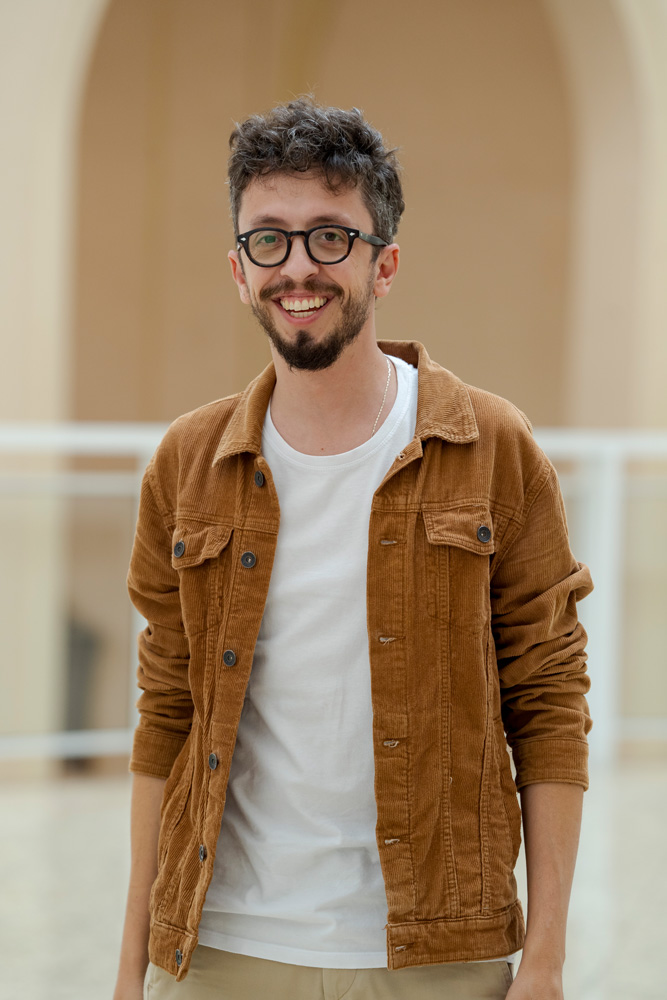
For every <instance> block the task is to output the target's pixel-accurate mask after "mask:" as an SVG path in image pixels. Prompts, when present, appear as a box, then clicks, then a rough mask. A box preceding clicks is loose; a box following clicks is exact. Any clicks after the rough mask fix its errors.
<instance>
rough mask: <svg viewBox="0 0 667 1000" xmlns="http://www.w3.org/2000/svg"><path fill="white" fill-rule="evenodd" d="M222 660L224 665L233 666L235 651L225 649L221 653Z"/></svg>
mask: <svg viewBox="0 0 667 1000" xmlns="http://www.w3.org/2000/svg"><path fill="white" fill-rule="evenodd" d="M222 662H223V663H224V665H225V666H226V667H233V666H234V664H235V663H236V653H235V652H234V650H233V649H226V650H225V651H224V653H223V654H222Z"/></svg>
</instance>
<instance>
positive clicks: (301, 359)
mask: <svg viewBox="0 0 667 1000" xmlns="http://www.w3.org/2000/svg"><path fill="white" fill-rule="evenodd" d="M374 284H375V272H374V268H373V269H371V271H370V273H369V277H368V281H367V283H366V286H365V288H363V289H362V291H361V292H359V293H358V294H357V295H350V296H349V298H348V299H347V300H345V299H344V298H343V296H342V290H341V288H340V286H338V285H321V284H316V283H315V282H313V281H304V282H303V284H302V285H301V286H300V287H301V288H302V289H303V291H305V292H308V293H309V294H311V295H319V296H321V297H325V296H326V297H327V298H329V299H332V298H339V299H340V300H341V316H340V319H339V321H338V323H337V324H336V326H334V328H333V329H332V330H330V331H329V333H328V334H327V335H326V336H325V337H323V338H322V339H320V340H317V339H315V338H314V337H313V336H312V335H311V334H310V332H309V331H308V330H298V332H297V335H296V338H295V339H294V340H286V339H285V338H284V337H283V336H282V335H281V334H280V332H279V331H278V328H277V327H276V324H275V323H274V322H273V319H272V317H271V314H270V312H269V307H268V306H267V305H264V302H265V301H267V300H270V299H275V298H277V297H278V296H280V297H281V298H282V297H286V296H288V295H289V294H290V292H292V291H294V289H295V287H296V286H295V284H294V282H281V283H280V284H279V285H274V286H273V288H263V289H262V291H261V293H260V297H259V300H258V299H255V297H254V296H251V299H250V307H251V309H252V311H253V314H254V316H255V317H256V319H257V321H258V323H259V324H260V326H261V327H262V329H263V330H264V332H265V333H266V335H267V336H268V338H269V340H270V341H271V343H272V344H273V346H274V347H275V349H276V351H277V352H278V354H279V355H280V356H281V358H282V359H283V360H284V361H286V362H287V364H288V365H289V367H290V370H294V369H295V368H296V369H298V370H299V371H309V372H316V371H322V370H323V369H324V368H329V367H331V365H333V364H334V362H336V361H337V360H338V358H339V357H340V356H341V354H342V353H343V351H344V350H345V348H346V347H347V346H348V345H349V344H352V343H353V342H354V341H355V340H356V339H357V337H358V336H359V334H360V333H361V330H362V329H363V326H364V323H365V322H366V320H367V319H368V317H369V315H370V312H371V309H372V306H373V302H374V295H373V285H374ZM325 308H326V307H325Z"/></svg>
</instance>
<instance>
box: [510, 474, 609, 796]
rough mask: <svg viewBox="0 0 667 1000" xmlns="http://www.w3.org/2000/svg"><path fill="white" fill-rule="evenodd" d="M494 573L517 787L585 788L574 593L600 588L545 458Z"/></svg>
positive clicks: (582, 670) (584, 683) (586, 718)
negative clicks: (581, 555) (578, 550)
mask: <svg viewBox="0 0 667 1000" xmlns="http://www.w3.org/2000/svg"><path fill="white" fill-rule="evenodd" d="M498 558H499V562H498V564H497V565H496V567H494V570H493V575H492V581H491V603H492V629H493V636H494V640H495V647H496V657H497V663H498V672H499V679H500V694H501V706H502V717H503V724H504V727H505V732H506V734H507V742H508V744H509V746H510V747H511V749H512V756H513V759H514V765H515V768H516V785H517V788H521V787H522V786H524V785H529V784H533V783H535V782H540V781H565V782H570V783H574V784H581V785H583V786H584V788H588V740H587V735H588V733H589V731H590V729H591V726H592V721H591V718H590V714H589V710H588V704H587V701H586V693H587V691H588V690H589V687H590V679H589V676H588V673H587V671H586V652H585V646H586V640H587V636H586V632H585V630H584V628H583V626H582V624H581V622H579V620H578V617H577V608H576V604H577V601H579V600H581V599H582V598H583V597H586V595H587V594H589V593H590V592H591V591H592V589H593V582H592V580H591V576H590V572H589V570H588V567H587V566H586V565H584V564H583V563H580V562H577V560H576V559H575V558H574V556H573V554H572V552H571V550H570V544H569V539H568V532H567V521H566V516H565V508H564V505H563V498H562V495H561V491H560V485H559V483H558V477H557V474H556V471H555V469H554V468H553V466H552V465H551V463H550V462H549V461H548V460H547V459H546V456H545V457H544V460H543V464H542V467H541V470H540V473H539V474H538V475H537V476H536V477H535V480H534V483H533V485H532V487H531V488H530V489H529V490H528V491H527V495H526V501H525V506H524V511H523V512H522V517H521V518H520V520H519V521H518V522H517V524H516V525H514V530H513V532H512V535H511V537H510V538H509V541H508V546H507V549H506V550H505V551H501V552H499V553H498Z"/></svg>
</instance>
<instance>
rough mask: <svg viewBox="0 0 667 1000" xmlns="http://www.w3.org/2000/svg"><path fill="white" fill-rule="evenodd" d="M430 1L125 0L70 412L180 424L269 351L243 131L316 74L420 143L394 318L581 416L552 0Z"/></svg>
mask: <svg viewBox="0 0 667 1000" xmlns="http://www.w3.org/2000/svg"><path fill="white" fill-rule="evenodd" d="M418 6H421V12H422V16H417V17H416V16H415V6H414V5H409V4H406V3H404V2H403V0H387V2H386V3H385V4H384V6H383V16H382V17H378V12H377V8H376V6H375V5H372V4H364V3H362V4H359V3H356V2H355V3H352V2H351V0H340V2H338V3H336V4H312V3H299V2H296V0H268V2H267V0H260V2H258V3H255V4H253V5H252V6H249V5H246V4H242V5H235V4H225V3H220V2H217V0H216V2H211V0H146V2H143V3H141V4H137V3H135V2H133V0H114V2H113V3H111V4H110V6H109V9H108V13H107V17H106V19H105V21H104V24H103V26H102V30H101V32H100V35H99V38H98V42H97V46H96V49H95V53H94V57H93V60H92V64H91V71H90V76H89V80H88V87H87V91H86V95H85V103H84V110H83V117H82V122H81V132H80V203H79V214H78V222H77V234H78V235H77V240H78V242H77V274H78V281H77V286H76V323H75V338H76V340H75V352H74V353H75V368H74V392H73V396H72V416H74V417H76V418H78V419H82V418H83V419H86V418H95V419H102V418H104V419H161V420H167V419H172V418H173V417H175V416H176V415H177V414H179V413H181V412H183V411H185V410H187V409H190V408H192V407H194V406H196V405H198V404H200V403H203V402H206V401H208V400H210V399H215V398H217V397H219V396H223V395H226V394H227V393H229V392H232V391H235V390H237V389H239V388H241V387H242V386H243V385H244V384H245V383H246V382H247V381H248V379H249V378H250V377H251V376H252V375H253V374H254V373H255V372H256V371H257V370H258V369H259V368H260V367H261V366H263V365H264V364H265V362H266V360H267V359H268V351H267V349H266V347H265V344H264V335H263V334H262V333H261V331H258V330H257V329H256V328H255V325H254V323H253V321H252V319H251V318H250V317H248V316H247V315H246V314H245V312H244V310H243V309H242V308H241V306H240V305H239V304H238V302H237V300H236V291H235V288H234V287H233V285H232V283H231V279H230V277H229V274H228V264H227V260H226V252H227V250H228V248H229V247H230V245H231V242H230V241H231V229H230V224H229V221H228V208H227V192H226V187H225V183H224V180H225V163H226V156H227V140H228V136H229V132H230V130H231V126H232V122H233V121H234V120H235V119H239V118H242V117H244V116H245V115H247V114H249V113H251V112H253V111H258V110H262V109H264V108H266V107H268V106H270V105H272V104H273V103H274V102H275V101H276V100H282V99H287V98H289V97H290V95H291V94H294V93H298V92H301V91H303V90H306V89H312V90H313V91H314V92H315V94H316V95H317V97H318V98H319V99H320V100H321V101H324V102H326V103H331V104H339V105H342V106H345V107H350V106H352V105H358V106H361V107H362V108H363V109H364V110H365V111H366V113H367V115H368V116H369V118H370V119H371V120H372V121H373V122H374V123H375V124H376V125H377V126H378V127H379V128H380V129H381V130H382V131H383V132H384V133H385V134H386V138H387V139H388V141H389V142H391V143H393V144H398V145H400V146H401V147H402V152H401V159H402V162H403V164H404V168H405V188H406V202H407V210H406V214H405V218H404V223H403V225H402V227H401V230H400V233H399V242H400V244H401V248H402V253H403V257H402V269H401V274H400V277H399V279H398V282H397V284H396V285H395V288H394V291H393V292H392V296H391V299H390V300H388V301H387V302H385V303H382V306H381V311H380V312H379V314H378V327H379V330H380V333H381V335H383V336H386V337H389V338H394V339H398V338H403V337H406V338H414V339H419V340H422V341H424V342H425V343H426V345H427V347H428V348H429V350H430V351H431V352H432V354H433V356H434V357H436V358H437V359H438V360H439V361H440V362H441V363H442V364H444V365H445V366H446V367H449V368H451V369H453V370H454V371H456V372H457V373H458V374H459V375H461V377H463V378H464V379H466V380H467V381H470V382H473V383H476V384H478V385H482V386H484V387H486V388H489V389H491V390H493V391H495V392H498V393H500V394H502V395H507V396H509V397H510V398H512V399H513V400H514V401H515V402H516V403H517V404H518V405H520V406H521V407H522V408H524V409H525V410H527V411H528V412H529V413H530V415H531V418H532V419H533V420H534V421H535V422H536V423H541V424H545V423H547V424H553V423H560V422H562V421H563V418H564V413H563V400H564V396H565V389H564V385H565V382H566V372H565V371H564V370H563V350H562V345H563V339H564V326H565V318H564V303H565V287H566V278H567V252H568V243H569V214H568V213H569V208H570V188H571V177H570V173H571V136H570V131H569V120H568V114H567V101H566V95H565V91H564V87H563V81H562V78H561V68H560V63H559V59H558V54H557V52H556V50H555V43H554V38H553V34H552V32H551V30H550V26H549V24H548V22H547V21H546V19H545V16H544V14H543V12H542V9H541V7H540V5H539V4H535V3H534V0H505V2H503V3H502V4H498V3H496V2H482V3H475V4H471V3H469V2H467V0H449V2H447V3H442V4H436V3H422V4H421V5H419V4H418Z"/></svg>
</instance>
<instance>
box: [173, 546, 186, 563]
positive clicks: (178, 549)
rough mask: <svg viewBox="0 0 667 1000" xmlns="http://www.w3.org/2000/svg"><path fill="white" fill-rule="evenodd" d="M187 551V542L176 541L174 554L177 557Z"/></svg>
mask: <svg viewBox="0 0 667 1000" xmlns="http://www.w3.org/2000/svg"><path fill="white" fill-rule="evenodd" d="M184 552H185V542H176V544H175V545H174V555H175V556H176V558H177V559H180V558H181V556H182V555H183V553H184Z"/></svg>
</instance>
